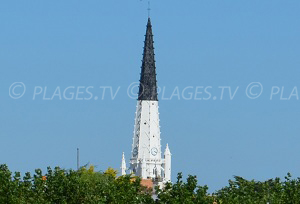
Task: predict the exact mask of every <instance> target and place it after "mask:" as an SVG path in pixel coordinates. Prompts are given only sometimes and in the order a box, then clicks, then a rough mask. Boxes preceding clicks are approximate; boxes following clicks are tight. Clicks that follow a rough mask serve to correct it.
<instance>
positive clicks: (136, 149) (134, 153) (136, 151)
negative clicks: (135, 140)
mask: <svg viewBox="0 0 300 204" xmlns="http://www.w3.org/2000/svg"><path fill="white" fill-rule="evenodd" d="M132 154H133V156H134V157H135V156H136V155H137V154H138V148H137V147H135V148H134V149H133V152H132Z"/></svg>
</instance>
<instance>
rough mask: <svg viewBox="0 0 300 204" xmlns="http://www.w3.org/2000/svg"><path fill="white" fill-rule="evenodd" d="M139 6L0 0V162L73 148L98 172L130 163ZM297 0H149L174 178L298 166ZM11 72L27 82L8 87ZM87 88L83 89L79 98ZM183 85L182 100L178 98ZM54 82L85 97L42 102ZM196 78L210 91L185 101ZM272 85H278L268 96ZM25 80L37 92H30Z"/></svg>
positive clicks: (48, 156)
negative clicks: (17, 95) (130, 92)
mask: <svg viewBox="0 0 300 204" xmlns="http://www.w3.org/2000/svg"><path fill="white" fill-rule="evenodd" d="M147 5H148V3H147V1H138V0H134V1H120V0H114V1H100V0H91V1H85V2H83V1H78V0H72V1H71V0H65V1H33V0H27V1H14V0H12V1H4V2H1V6H0V19H1V20H0V27H1V32H0V47H1V49H0V100H1V103H0V104H1V105H0V138H1V140H0V141H1V142H0V145H1V148H0V163H6V164H8V165H9V167H10V169H11V170H13V171H21V172H25V171H32V170H33V169H35V168H42V169H46V167H47V166H52V167H54V166H61V167H63V168H67V169H68V168H76V148H77V147H79V148H80V151H81V158H80V160H81V164H86V163H88V162H90V163H91V164H95V165H97V166H98V170H105V169H106V168H107V167H109V166H111V167H114V168H119V167H120V164H121V156H122V151H124V152H125V156H126V159H127V161H128V159H129V157H130V151H131V143H132V132H133V125H134V113H135V107H136V100H135V99H131V98H130V97H128V95H127V88H128V87H129V85H130V84H132V83H133V82H137V81H138V80H139V75H140V66H141V59H142V51H143V40H144V34H145V30H146V23H147V16H148V14H147ZM299 9H300V2H299V1H296V0H294V1H293V0H290V1H282V0H281V1H279V0H273V1H261V0H253V1H246V0H235V1H234V0H227V1H221V0H215V1H203V0H201V1H199V0H197V1H195V0H193V1H170V0H164V1H155V0H152V1H151V19H152V25H153V32H154V40H155V53H156V62H157V63H156V65H157V74H158V75H157V78H158V85H159V86H160V87H161V88H162V89H163V87H165V92H164V96H162V95H163V94H162V93H161V94H160V96H159V98H160V102H159V103H160V117H161V132H162V134H161V137H162V144H163V147H165V145H166V143H167V142H168V143H169V146H170V149H171V152H172V155H173V158H172V159H173V160H172V168H173V169H172V174H173V180H175V178H176V174H177V172H183V173H184V174H185V175H187V174H193V175H197V177H198V178H199V183H200V184H207V185H209V187H210V188H211V191H213V190H216V189H219V188H220V187H222V186H225V185H226V184H227V181H228V179H231V178H232V176H233V175H239V176H243V177H245V178H247V179H257V180H263V179H268V178H272V177H275V176H280V177H283V176H285V174H286V173H287V172H291V173H292V174H293V175H294V176H299V175H300V161H299V155H300V148H299V145H300V137H299V132H300V126H299V122H300V119H299V113H300V109H299V108H300V101H299V97H297V94H299V93H297V90H299V92H300V81H299V74H300V72H299V65H300V58H299V53H300V47H299V44H300V40H299V36H300V24H299V19H300V14H299ZM14 82H22V83H23V84H24V85H25V86H26V92H25V93H24V95H23V96H22V97H21V98H19V99H13V98H11V97H10V95H9V88H10V86H11V85H12V84H13V83H14ZM252 82H259V84H260V85H262V86H263V92H262V93H261V95H260V96H259V97H258V98H256V99H250V98H249V97H248V96H247V95H246V90H247V89H246V88H247V86H248V85H249V84H251V83H252ZM89 86H92V87H93V88H92V89H91V91H92V92H93V98H91V99H90V100H84V97H83V96H85V98H88V97H89V95H88V94H87V93H86V92H85V91H86V88H87V87H89ZM100 86H109V87H111V90H113V93H115V92H116V91H117V90H118V92H117V95H116V97H115V98H114V100H112V99H111V96H110V93H109V91H110V89H108V90H107V91H106V92H105V94H104V98H103V100H102V94H103V89H100V88H99V87H100ZM188 86H191V87H192V88H190V89H189V90H188V91H190V92H191V94H192V95H193V99H191V100H185V99H184V98H183V97H182V95H184V96H185V98H186V96H188V94H187V93H190V92H184V94H182V91H183V90H184V88H185V87H188ZM222 86H226V87H230V89H231V91H232V93H233V92H234V91H235V90H236V89H237V92H236V94H235V95H234V98H233V99H232V100H231V99H230V97H229V91H228V90H229V88H226V90H225V89H224V95H223V96H224V97H223V98H222V100H221V97H220V90H221V89H220V87H222ZM37 87H38V88H37ZM45 87H47V88H46V89H45ZM57 87H59V89H60V91H61V92H62V91H63V90H65V89H66V88H67V87H75V88H74V89H72V88H71V89H70V90H75V89H76V90H77V88H78V87H79V89H80V90H83V91H84V92H85V94H83V95H81V96H82V98H83V100H75V99H74V100H66V99H65V98H62V100H60V99H59V96H57V95H56V96H55V97H53V99H52V100H46V99H45V98H51V97H52V96H53V94H54V93H55V91H56V88H57ZM82 87H84V88H82ZM196 87H204V88H206V87H211V88H209V92H211V97H210V98H209V99H208V100H203V98H207V95H205V94H203V93H202V94H201V93H200V95H199V93H198V96H197V97H196V98H199V96H200V98H202V100H194V99H195V92H196ZM237 87H238V88H237ZM272 87H273V89H274V90H278V88H279V89H280V90H279V93H278V94H275V95H274V96H273V97H272V100H271V99H270V98H271V93H272ZM274 87H275V88H274ZM276 87H277V88H276ZM295 87H296V91H295ZM260 88H261V87H254V88H253V89H252V90H251V93H253V94H254V96H255V94H256V92H257V93H259V92H260ZM35 89H36V90H42V93H41V94H38V95H36V98H35V99H34V100H33V96H34V90H35ZM174 90H176V91H177V90H178V91H179V92H180V94H179V95H180V97H179V98H178V96H176V95H175V96H174V95H173V97H171V96H172V93H173V92H174ZM200 90H201V88H200ZM202 90H203V89H202ZM14 91H15V92H20V91H22V90H21V88H20V87H17V88H16V89H15V90H14ZM134 91H135V90H133V92H134ZM176 91H175V92H174V93H176ZM198 91H199V90H198ZM136 92H137V89H136ZM57 93H58V92H57ZM292 93H293V94H292ZM43 94H45V97H44V96H43ZM291 94H292V96H291ZM58 95H59V94H58ZM94 96H95V97H96V96H97V97H98V100H95V98H94ZM213 96H215V100H214V99H213ZM256 96H257V95H256ZM79 98H80V97H79ZM285 98H287V100H284V99H285ZM167 99H171V100H167Z"/></svg>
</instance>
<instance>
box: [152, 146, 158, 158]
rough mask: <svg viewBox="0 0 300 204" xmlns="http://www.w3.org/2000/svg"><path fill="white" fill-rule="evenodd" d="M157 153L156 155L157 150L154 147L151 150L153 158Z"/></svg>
mask: <svg viewBox="0 0 300 204" xmlns="http://www.w3.org/2000/svg"><path fill="white" fill-rule="evenodd" d="M157 153H158V149H157V148H156V147H153V148H152V149H151V154H152V155H153V156H156V155H157Z"/></svg>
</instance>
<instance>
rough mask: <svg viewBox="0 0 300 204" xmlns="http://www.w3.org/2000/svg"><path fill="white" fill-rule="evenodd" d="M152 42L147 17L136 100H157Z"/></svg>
mask: <svg viewBox="0 0 300 204" xmlns="http://www.w3.org/2000/svg"><path fill="white" fill-rule="evenodd" d="M153 43H154V42H153V34H152V25H151V20H150V18H148V23H147V30H146V35H145V44H144V53H143V60H142V71H141V78H140V87H139V97H138V100H148V101H158V99H157V85H156V67H155V57H154V56H155V54H154V46H153Z"/></svg>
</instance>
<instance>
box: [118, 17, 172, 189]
mask: <svg viewBox="0 0 300 204" xmlns="http://www.w3.org/2000/svg"><path fill="white" fill-rule="evenodd" d="M153 44H154V42H153V34H152V25H151V20H150V18H148V23H147V30H146V35H145V42H144V53H143V60H142V67H141V76H140V86H139V93H138V101H137V107H136V115H135V125H134V132H133V143H132V151H131V159H130V167H129V171H130V173H133V174H134V175H136V176H140V177H141V178H142V179H152V180H153V181H156V182H158V184H160V185H162V184H163V183H164V182H167V181H170V180H171V153H170V150H169V147H168V145H167V147H166V150H165V152H164V158H163V157H162V150H161V149H162V148H161V138H160V125H159V123H160V120H159V112H158V108H159V106H158V97H157V95H158V94H157V81H156V67H155V55H154V46H153ZM122 166H124V165H122Z"/></svg>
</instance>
